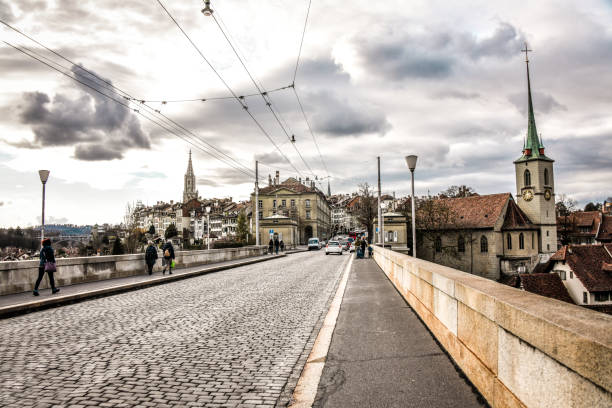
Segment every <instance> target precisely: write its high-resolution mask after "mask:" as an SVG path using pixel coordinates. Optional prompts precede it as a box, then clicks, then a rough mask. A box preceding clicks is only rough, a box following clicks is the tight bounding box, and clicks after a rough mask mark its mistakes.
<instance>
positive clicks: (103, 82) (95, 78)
mask: <svg viewBox="0 0 612 408" xmlns="http://www.w3.org/2000/svg"><path fill="white" fill-rule="evenodd" d="M0 23H2V24H4V25H5V26H6V27H8V28H9V29H11V30H13V31H15V32H16V33H18V34H20V35H22V36H23V37H25V38H27V39H29V40H30V41H32V42H34V43H35V44H37V45H39V46H40V47H42V48H44V49H45V50H47V51H49V52H51V53H53V54H54V55H56V56H58V57H60V58H61V59H63V60H65V61H67V62H69V63H70V64H72V66H73V67H76V68H78V69H80V70H82V71H84V72H86V73H87V74H89V75H90V76H92V78H91V80H92V82H97V83H98V84H100V85H101V86H103V87H105V88H106V89H109V88H108V87H111V88H112V90H114V91H117V92H118V93H120V94H121V96H122V97H123V98H124V99H125V100H128V101H129V100H133V101H137V102H140V103H141V105H142V106H143V107H145V109H148V110H149V111H150V112H151V113H152V114H153V116H157V115H156V114H159V115H160V116H161V117H163V119H161V118H158V119H160V120H162V121H167V122H169V123H171V124H172V125H174V126H176V127H178V128H179V129H181V130H182V131H184V132H187V133H189V134H190V135H191V137H194V138H196V139H198V140H199V141H200V142H202V143H203V144H205V145H206V146H208V148H210V149H213V150H214V151H215V152H216V154H219V155H221V156H223V157H225V158H227V159H228V160H230V161H232V162H233V163H235V164H236V165H238V166H239V167H242V168H244V169H246V170H247V171H248V172H250V173H252V174H253V177H254V174H255V173H254V171H253V170H252V169H251V168H249V167H247V166H245V165H244V164H242V163H240V162H238V161H237V160H235V159H234V158H233V157H231V156H229V155H228V154H226V153H224V152H223V151H221V150H219V149H218V148H216V147H215V146H214V145H212V144H210V143H209V142H207V141H206V140H204V139H203V138H202V137H200V136H199V135H197V134H195V133H193V132H192V131H190V130H189V129H186V128H185V127H184V126H182V125H181V124H179V123H177V122H175V121H174V120H172V119H170V118H169V117H167V116H166V115H164V114H162V113H161V112H160V111H159V110H157V109H154V108H152V107H149V106H148V105H146V101H142V100H139V99H136V98H134V97H133V96H131V95H130V94H129V93H127V92H126V91H124V90H122V89H121V88H119V87H117V86H115V85H113V84H112V82H110V81H108V80H106V79H104V78H102V77H100V76H99V75H97V74H96V73H94V72H92V71H90V70H88V69H87V68H85V67H83V66H81V65H79V64H76V63H75V62H74V61H72V60H70V59H68V58H66V57H65V56H63V55H62V54H60V53H58V52H57V51H55V50H53V49H51V48H49V47H47V46H46V45H44V44H42V43H41V42H39V41H38V40H36V39H35V38H33V37H31V36H29V35H27V34H25V33H24V32H22V31H21V30H19V29H18V28H16V27H14V26H12V25H10V24H8V23H7V22H5V21H2V20H0ZM22 47H23V48H25V49H26V50H28V51H29V52H31V53H33V54H35V55H38V56H39V57H41V58H44V59H46V60H47V61H51V62H52V63H53V64H56V65H58V66H60V67H62V68H64V69H67V70H69V71H71V69H70V68H67V67H65V66H63V65H61V64H59V63H57V62H55V61H52V60H50V59H49V58H46V57H44V56H42V55H41V54H39V53H36V52H35V51H33V50H30V49H28V48H27V47H24V46H22ZM75 75H76V73H75ZM88 79H89V78H88ZM98 81H99V82H98ZM109 90H110V89H109ZM209 154H210V153H209ZM213 157H215V156H214V155H213ZM226 164H227V163H226ZM232 167H233V166H232Z"/></svg>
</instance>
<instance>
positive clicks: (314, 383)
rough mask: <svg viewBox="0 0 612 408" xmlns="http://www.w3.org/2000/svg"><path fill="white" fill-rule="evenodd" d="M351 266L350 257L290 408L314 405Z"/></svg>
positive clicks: (305, 407) (351, 258)
mask: <svg viewBox="0 0 612 408" xmlns="http://www.w3.org/2000/svg"><path fill="white" fill-rule="evenodd" d="M352 265H353V257H352V256H350V259H349V262H348V265H346V268H345V269H344V274H343V276H342V280H341V281H340V285H338V289H337V290H336V294H335V295H334V300H332V303H331V305H330V307H329V310H328V311H327V315H326V316H325V320H324V321H323V326H322V327H321V330H319V334H318V335H317V339H316V340H315V343H314V345H313V346H312V350H311V351H310V355H309V356H308V360H306V364H305V365H304V369H303V370H302V375H301V376H300V379H299V380H298V383H297V385H296V387H295V391H294V392H293V398H292V400H291V405H289V407H290V408H310V407H312V404H313V403H314V400H315V397H316V396H317V389H318V388H319V381H320V380H321V374H323V367H325V360H326V359H327V352H328V351H329V346H330V344H331V338H332V334H333V333H334V329H335V327H336V320H337V319H338V314H339V313H340V305H341V304H342V298H343V297H344V290H345V289H346V283H347V281H348V276H349V273H350V272H351V266H352Z"/></svg>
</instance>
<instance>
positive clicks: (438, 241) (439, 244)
mask: <svg viewBox="0 0 612 408" xmlns="http://www.w3.org/2000/svg"><path fill="white" fill-rule="evenodd" d="M434 246H435V248H436V252H441V251H442V238H440V237H436V242H435V244H434Z"/></svg>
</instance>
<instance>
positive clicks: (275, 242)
mask: <svg viewBox="0 0 612 408" xmlns="http://www.w3.org/2000/svg"><path fill="white" fill-rule="evenodd" d="M279 247H280V242H279V241H278V238H274V252H276V254H277V255H278V248H279Z"/></svg>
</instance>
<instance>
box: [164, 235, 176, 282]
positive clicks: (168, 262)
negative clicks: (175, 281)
mask: <svg viewBox="0 0 612 408" xmlns="http://www.w3.org/2000/svg"><path fill="white" fill-rule="evenodd" d="M162 252H163V254H164V258H163V260H162V266H163V267H164V269H163V270H162V275H164V274H165V273H166V267H168V274H169V275H172V264H173V263H174V247H173V246H172V240H170V239H169V240H168V241H166V243H165V244H164V246H163V247H162Z"/></svg>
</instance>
